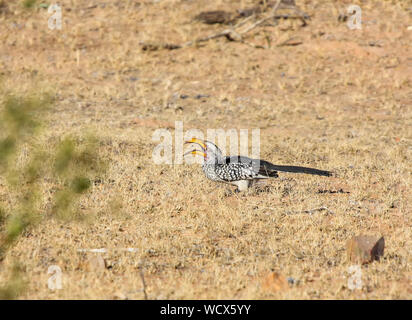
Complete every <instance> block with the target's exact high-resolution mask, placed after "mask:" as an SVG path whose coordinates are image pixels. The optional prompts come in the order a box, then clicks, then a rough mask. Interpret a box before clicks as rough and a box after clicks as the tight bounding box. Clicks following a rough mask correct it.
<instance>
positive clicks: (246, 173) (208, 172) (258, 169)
mask: <svg viewBox="0 0 412 320" xmlns="http://www.w3.org/2000/svg"><path fill="white" fill-rule="evenodd" d="M185 144H196V145H198V146H200V147H201V150H198V149H194V150H191V151H189V152H186V153H185V154H184V155H185V156H186V155H188V154H194V155H201V156H203V165H202V170H203V172H204V174H205V176H206V177H207V178H208V179H209V180H212V181H215V182H223V183H228V184H232V185H235V186H236V187H237V188H236V189H235V192H243V191H246V190H248V189H249V188H250V187H252V186H253V185H254V184H256V183H257V182H259V181H260V180H263V179H269V178H277V177H278V176H279V175H278V171H283V172H293V173H306V174H313V175H319V176H326V177H329V176H332V172H330V171H326V170H319V169H314V168H308V167H300V166H285V165H275V164H273V163H270V162H268V161H265V160H260V159H251V158H248V157H245V156H240V155H238V156H224V155H223V154H222V151H221V150H220V149H219V148H218V146H216V145H215V144H214V143H213V142H210V141H208V140H202V139H198V138H192V139H191V140H188V141H185Z"/></svg>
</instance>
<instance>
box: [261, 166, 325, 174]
mask: <svg viewBox="0 0 412 320" xmlns="http://www.w3.org/2000/svg"><path fill="white" fill-rule="evenodd" d="M269 168H270V170H277V171H283V172H295V173H306V174H316V175H318V176H327V177H330V176H331V175H332V172H330V171H325V170H318V169H314V168H307V167H297V166H279V165H275V164H272V165H271V166H270V167H269Z"/></svg>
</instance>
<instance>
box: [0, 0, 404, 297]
mask: <svg viewBox="0 0 412 320" xmlns="http://www.w3.org/2000/svg"><path fill="white" fill-rule="evenodd" d="M254 2H255V3H256V1H254ZM296 2H297V4H298V5H299V7H300V8H301V9H302V10H303V11H305V12H306V13H308V14H309V15H310V16H311V20H309V21H308V25H307V26H305V27H302V26H301V24H302V23H301V22H300V21H299V20H279V21H278V24H277V25H265V26H263V27H259V28H256V29H255V30H253V31H251V32H250V33H249V34H248V36H247V38H246V39H247V42H248V43H240V42H235V41H228V40H227V39H226V38H218V39H215V40H211V41H208V42H204V43H201V44H198V45H196V46H191V47H187V48H182V49H177V50H167V49H164V50H163V49H161V50H154V51H144V50H142V46H141V43H143V42H145V43H146V42H151V43H157V44H158V43H177V44H180V43H185V42H186V41H190V40H194V39H196V38H198V37H201V36H207V35H210V34H213V33H215V32H218V31H220V30H222V29H224V28H227V26H222V25H206V24H202V23H201V22H196V21H194V20H193V17H194V16H195V15H197V14H198V13H200V12H202V11H205V10H216V9H219V10H232V11H236V9H242V8H246V7H249V6H251V5H253V1H229V0H220V1H215V2H210V1H206V0H201V1H183V0H164V1H132V0H130V1H129V0H128V1H113V0H108V1H77V0H61V1H60V2H59V3H60V4H61V7H62V18H63V24H62V29H61V30H50V29H49V28H48V19H49V17H50V16H51V14H49V13H48V12H47V9H44V8H39V7H38V4H36V5H35V6H34V7H33V8H24V6H23V5H22V1H15V2H13V3H9V1H0V3H3V5H2V6H1V7H0V25H1V28H0V43H1V44H0V75H1V86H2V88H3V89H2V90H11V91H13V92H19V93H25V92H28V91H30V90H33V88H35V90H37V91H42V90H44V91H47V92H50V91H51V92H53V94H54V96H55V97H56V101H55V104H54V106H53V109H52V113H51V114H50V116H49V119H48V130H47V133H46V135H48V136H49V137H52V136H59V135H67V134H69V133H71V134H75V133H79V132H82V131H84V130H93V132H94V133H95V134H96V135H98V136H99V138H100V139H101V148H100V152H101V155H102V157H104V158H105V159H107V160H108V161H109V162H110V167H109V169H108V172H107V174H106V175H107V177H106V178H105V179H104V180H103V181H102V183H100V184H98V185H95V186H94V187H93V188H92V190H91V192H90V193H89V194H88V195H86V196H85V197H84V198H83V200H82V202H81V205H80V206H79V210H80V211H81V213H82V214H83V215H84V216H85V217H87V219H84V221H81V222H79V221H77V222H67V221H61V220H59V219H57V218H56V219H45V221H44V223H40V224H38V225H37V226H35V227H33V228H30V230H28V231H27V232H25V234H24V235H23V236H22V237H21V239H19V241H18V242H17V243H16V244H15V245H14V246H13V248H12V249H11V250H10V251H9V252H8V255H7V257H6V259H5V260H4V261H3V262H2V263H0V283H5V281H6V279H8V277H9V274H10V272H11V271H10V270H11V267H12V265H13V264H14V263H16V262H19V263H20V264H22V265H23V266H24V268H23V269H24V273H23V275H22V278H23V279H24V281H25V282H26V289H25V290H24V292H23V293H22V294H21V296H20V298H22V299H65V298H74V299H114V298H117V299H124V298H128V299H144V298H145V294H146V295H147V298H148V299H198V298H208V299H410V298H411V297H412V284H411V283H412V266H411V245H412V232H411V231H412V228H411V225H412V220H411V192H410V189H411V160H412V147H411V139H412V121H411V120H412V107H411V101H412V94H411V93H412V90H411V75H412V60H411V57H412V55H411V40H412V30H411V26H412V19H411V17H412V16H411V14H412V11H411V10H412V9H411V8H412V4H411V2H410V1H379V2H377V1H333V2H331V1H322V0H319V1H311V0H307V1H299V0H297V1H296ZM349 4H359V5H360V6H361V9H362V29H361V30H350V29H349V28H348V26H347V24H346V22H342V21H338V17H339V15H340V14H343V13H345V12H346V8H347V7H348V5H349ZM268 43H270V47H269V46H268ZM256 45H261V46H267V48H265V49H259V48H255V47H254V46H256ZM199 95H201V96H199ZM175 121H182V122H183V126H184V130H188V129H195V128H196V129H199V130H202V131H203V132H205V133H206V130H207V129H208V128H216V129H217V128H223V129H225V130H227V129H231V128H233V129H236V130H238V129H249V131H250V130H252V129H254V128H259V129H260V138H261V139H260V141H261V144H260V150H261V157H262V158H263V159H266V160H269V161H271V162H274V163H277V164H290V165H305V166H311V167H315V168H320V169H325V170H331V171H334V172H335V173H336V176H335V177H331V178H327V177H318V176H307V175H297V174H287V173H284V174H280V178H278V179H273V180H271V181H270V182H269V184H268V186H267V187H266V188H264V190H263V191H262V192H251V193H248V194H233V193H231V192H229V191H230V190H233V189H232V188H231V187H229V186H227V185H223V184H215V183H213V182H210V181H208V180H206V178H205V177H204V176H203V173H202V171H201V169H200V167H199V165H196V164H193V165H189V164H182V165H177V164H176V165H167V164H162V165H157V164H155V163H154V162H153V159H152V152H153V149H154V148H155V146H156V145H157V142H156V141H153V140H152V135H153V132H154V131H155V130H156V129H159V128H165V129H168V130H169V131H170V133H171V134H172V136H173V135H174V127H175ZM408 190H409V191H408ZM0 195H1V197H0V201H2V202H3V203H7V192H6V191H5V188H4V185H2V184H0ZM323 206H324V207H327V208H328V209H329V211H314V213H313V214H312V215H310V214H307V213H305V212H304V210H312V209H316V208H319V207H323ZM358 234H368V235H378V236H379V235H382V236H384V237H385V243H386V246H385V253H384V257H383V259H381V260H380V261H379V262H373V263H371V264H368V265H364V266H362V267H361V280H362V286H361V288H360V289H357V290H350V288H349V287H350V286H349V285H348V281H349V280H350V277H351V274H350V272H349V266H350V265H351V264H350V263H349V262H348V261H347V258H346V249H345V244H346V241H347V240H349V239H350V238H351V237H352V236H354V235H358ZM93 248H106V250H105V252H103V253H93V252H84V251H81V250H82V249H93ZM125 248H134V249H133V250H129V251H126V250H125ZM99 257H101V258H103V260H102V259H101V258H99ZM102 261H104V266H100V263H101V262H102ZM50 266H58V267H59V268H60V269H61V271H62V289H61V290H50V289H49V288H48V279H49V278H50V276H51V274H48V273H47V271H48V268H49V267H50ZM99 266H100V267H99ZM271 272H277V273H278V274H279V278H281V279H287V278H290V279H289V280H291V279H294V283H293V284H292V283H291V284H288V285H286V286H285V285H278V284H276V281H274V280H273V281H274V283H272V284H271V283H270V281H272V280H270V279H269V280H268V278H267V276H268V275H270V274H271ZM142 278H144V280H145V284H146V286H145V288H143V282H142ZM268 281H269V284H267V282H268ZM280 282H282V280H280Z"/></svg>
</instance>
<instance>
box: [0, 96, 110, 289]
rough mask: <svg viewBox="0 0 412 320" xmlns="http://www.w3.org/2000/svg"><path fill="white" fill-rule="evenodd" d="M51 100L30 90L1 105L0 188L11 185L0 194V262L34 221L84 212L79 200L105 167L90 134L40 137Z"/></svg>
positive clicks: (12, 97)
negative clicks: (27, 93) (51, 138)
mask: <svg viewBox="0 0 412 320" xmlns="http://www.w3.org/2000/svg"><path fill="white" fill-rule="evenodd" d="M52 103H53V100H52V99H51V98H50V97H49V96H47V95H42V96H38V95H36V94H32V95H28V96H26V97H18V96H15V95H6V96H5V97H4V99H3V100H2V103H1V104H0V188H1V187H2V184H3V187H4V188H5V189H3V190H7V192H6V195H4V192H3V196H2V198H0V263H1V261H2V260H3V259H4V257H5V254H6V252H7V250H8V249H9V248H10V246H11V245H12V244H13V243H14V242H15V241H16V240H18V239H19V237H20V236H21V235H22V234H23V233H24V232H25V230H27V229H28V228H30V227H31V226H32V225H34V224H36V223H41V222H43V221H45V220H46V219H48V218H50V217H55V218H60V219H65V220H73V219H76V218H79V217H81V214H80V213H79V210H78V204H79V200H80V199H81V197H82V195H84V194H85V193H86V192H87V191H88V190H90V188H91V186H92V185H93V184H92V181H93V180H94V179H95V178H96V177H97V176H98V177H101V176H102V174H104V171H105V169H106V164H105V162H104V161H102V160H101V159H100V158H99V149H98V148H99V141H98V140H97V139H96V138H95V137H93V136H92V135H87V134H86V135H82V136H80V137H77V136H76V137H75V136H66V137H62V138H59V137H57V138H56V139H55V140H56V141H55V142H53V143H49V141H50V139H49V141H47V140H44V139H43V140H42V137H44V135H43V130H42V128H44V123H45V121H44V119H45V118H46V116H47V111H48V110H49V109H50V106H51V105H52ZM0 191H1V190H0ZM50 193H51V194H52V197H50V196H48V194H50ZM13 281H14V282H15V283H17V280H16V281H15V280H13ZM6 287H7V286H6ZM19 290H20V289H19ZM19 290H17V291H16V290H15V291H13V290H12V288H11V287H7V288H0V296H1V295H4V296H7V297H14V295H15V294H17V293H18V292H20V291H19ZM2 292H3V293H2Z"/></svg>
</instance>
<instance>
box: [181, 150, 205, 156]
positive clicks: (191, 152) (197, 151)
mask: <svg viewBox="0 0 412 320" xmlns="http://www.w3.org/2000/svg"><path fill="white" fill-rule="evenodd" d="M188 154H198V155H199V156H203V157H206V153H204V152H203V151H200V150H192V151H189V152H186V153H185V154H184V155H183V156H186V155H188Z"/></svg>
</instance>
